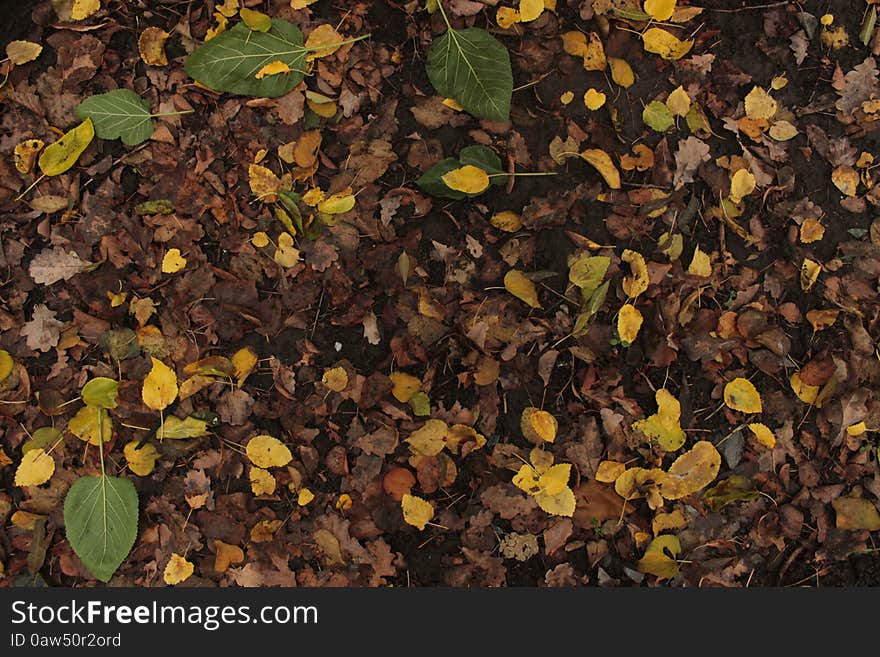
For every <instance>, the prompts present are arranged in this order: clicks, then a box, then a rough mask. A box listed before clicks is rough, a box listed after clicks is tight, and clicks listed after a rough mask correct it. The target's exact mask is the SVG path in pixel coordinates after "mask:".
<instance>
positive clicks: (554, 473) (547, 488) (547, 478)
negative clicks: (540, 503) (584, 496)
mask: <svg viewBox="0 0 880 657" xmlns="http://www.w3.org/2000/svg"><path fill="white" fill-rule="evenodd" d="M570 478H571V463H560V464H558V465H554V466H551V467H549V468H547V470H545V471H544V472H543V473H541V476H540V477H539V478H538V486H540V488H541V492H543V493H545V494H547V495H551V496H552V495H558V494H559V493H561V492H562V491H563V489H565V488H567V487H568V480H569V479H570Z"/></svg>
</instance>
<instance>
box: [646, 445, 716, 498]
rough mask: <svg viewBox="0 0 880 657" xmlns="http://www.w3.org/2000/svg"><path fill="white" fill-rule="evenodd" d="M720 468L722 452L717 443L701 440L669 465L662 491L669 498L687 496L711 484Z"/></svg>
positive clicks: (661, 487)
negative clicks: (716, 446) (720, 452)
mask: <svg viewBox="0 0 880 657" xmlns="http://www.w3.org/2000/svg"><path fill="white" fill-rule="evenodd" d="M720 468H721V454H719V453H718V450H717V449H715V445H713V444H712V443H710V442H709V441H708V440H701V441H700V442H698V443H696V444H695V445H694V446H693V447H692V448H691V449H690V451H687V452H685V453H684V454H682V455H681V456H679V457H678V458H677V459H675V461H673V463H672V465H670V466H669V470H668V471H667V472H666V478H665V479H664V480H663V483H662V484H661V486H660V493H661V494H662V495H663V497H665V498H666V499H667V500H679V499H681V498H682V497H687V496H688V495H691V494H693V493H696V492H697V491H698V490H701V489H703V488H705V487H706V486H708V485H709V484H711V483H712V481H714V479H715V477H717V476H718V470H719V469H720Z"/></svg>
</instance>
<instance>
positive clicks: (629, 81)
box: [608, 57, 636, 89]
mask: <svg viewBox="0 0 880 657" xmlns="http://www.w3.org/2000/svg"><path fill="white" fill-rule="evenodd" d="M608 68H610V69H611V79H612V80H614V83H615V84H618V85H620V86H621V87H623V88H624V89H629V88H630V87H631V86H632V85H633V83H634V82H635V81H636V76H635V74H634V73H633V70H632V67H631V66H630V65H629V63H628V62H627V61H626V60H625V59H619V58H617V57H609V58H608Z"/></svg>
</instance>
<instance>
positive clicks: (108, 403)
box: [82, 376, 119, 408]
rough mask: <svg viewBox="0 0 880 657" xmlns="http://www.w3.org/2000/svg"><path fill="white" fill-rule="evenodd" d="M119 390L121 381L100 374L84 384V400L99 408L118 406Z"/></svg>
mask: <svg viewBox="0 0 880 657" xmlns="http://www.w3.org/2000/svg"><path fill="white" fill-rule="evenodd" d="M118 391H119V382H118V381H114V380H113V379H108V378H107V377H106V376H99V377H97V378H94V379H92V380H91V381H89V382H88V383H86V384H85V385H84V386H83V389H82V398H83V401H84V402H85V403H86V404H88V405H90V406H97V407H99V408H116V393H117V392H118Z"/></svg>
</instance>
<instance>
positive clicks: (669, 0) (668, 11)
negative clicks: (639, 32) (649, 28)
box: [645, 0, 676, 21]
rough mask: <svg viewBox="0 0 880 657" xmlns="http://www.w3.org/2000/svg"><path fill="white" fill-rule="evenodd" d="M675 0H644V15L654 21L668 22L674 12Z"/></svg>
mask: <svg viewBox="0 0 880 657" xmlns="http://www.w3.org/2000/svg"><path fill="white" fill-rule="evenodd" d="M675 2H676V0H645V13H646V14H648V16H650V17H651V18H653V19H654V20H655V21H668V20H669V19H670V18H672V14H673V12H674V11H675Z"/></svg>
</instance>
